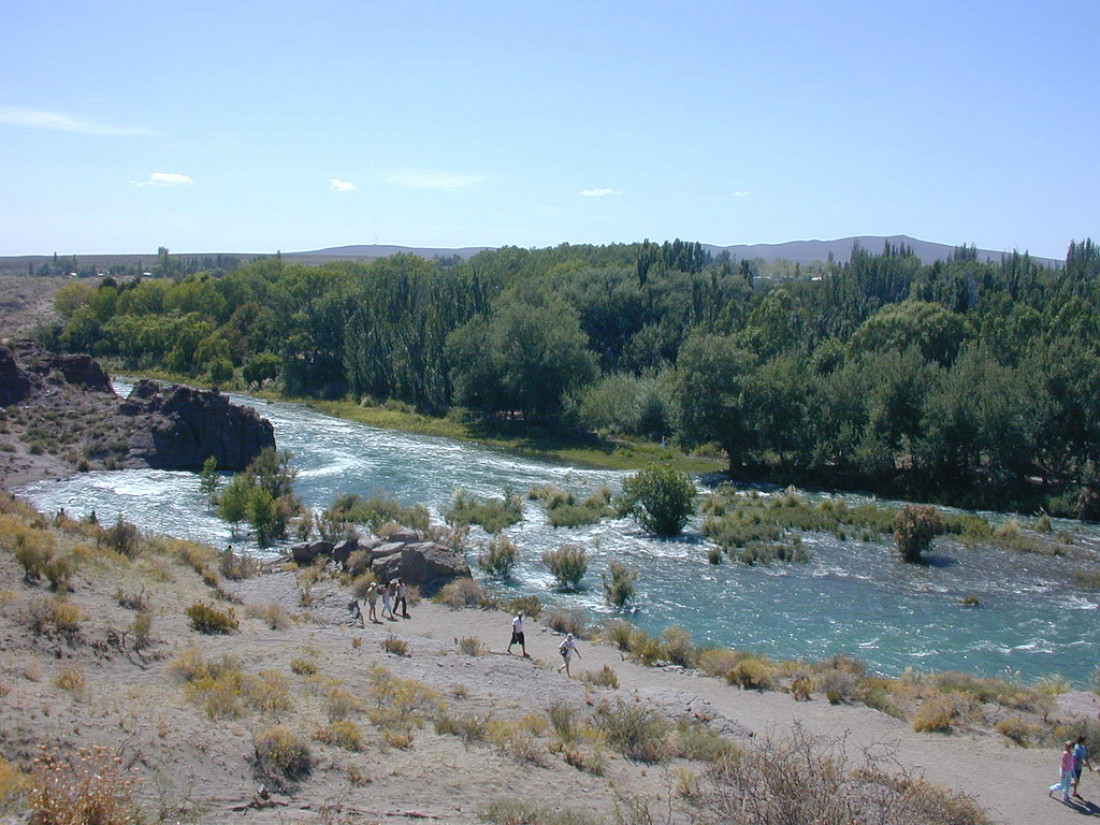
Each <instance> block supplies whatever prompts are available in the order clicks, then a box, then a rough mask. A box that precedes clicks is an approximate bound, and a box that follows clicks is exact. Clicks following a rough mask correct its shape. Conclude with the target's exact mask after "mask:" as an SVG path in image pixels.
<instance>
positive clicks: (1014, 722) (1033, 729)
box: [994, 716, 1039, 748]
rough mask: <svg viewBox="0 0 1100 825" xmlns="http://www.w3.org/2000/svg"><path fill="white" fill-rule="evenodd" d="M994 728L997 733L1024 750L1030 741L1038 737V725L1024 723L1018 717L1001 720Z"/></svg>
mask: <svg viewBox="0 0 1100 825" xmlns="http://www.w3.org/2000/svg"><path fill="white" fill-rule="evenodd" d="M994 727H995V728H996V730H997V733H999V734H1001V736H1004V737H1006V738H1008V739H1011V740H1012V741H1013V742H1015V743H1016V744H1017V745H1019V746H1020V747H1021V748H1026V747H1027V746H1028V745H1029V744H1030V743H1031V742H1032V740H1034V738H1035V737H1036V736H1038V735H1039V726H1038V725H1033V724H1031V723H1030V722H1026V721H1024V719H1023V718H1021V717H1019V716H1010V717H1009V718H1008V719H1002V720H1001V721H1000V722H998V723H997V724H996V725H994Z"/></svg>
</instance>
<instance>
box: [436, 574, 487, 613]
mask: <svg viewBox="0 0 1100 825" xmlns="http://www.w3.org/2000/svg"><path fill="white" fill-rule="evenodd" d="M435 599H436V601H438V602H441V603H443V604H445V605H447V606H448V607H476V606H477V605H479V604H481V603H482V602H483V601H484V599H485V591H484V589H482V587H481V585H480V584H478V583H477V582H475V581H474V580H473V579H455V580H454V581H453V582H447V584H445V585H443V587H442V588H441V589H440V591H439V593H437V594H436V596H435Z"/></svg>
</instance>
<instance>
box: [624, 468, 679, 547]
mask: <svg viewBox="0 0 1100 825" xmlns="http://www.w3.org/2000/svg"><path fill="white" fill-rule="evenodd" d="M619 512H620V513H622V514H624V515H626V514H630V515H632V516H633V517H634V519H635V520H636V521H637V522H638V523H639V524H640V525H641V526H642V528H643V529H644V530H646V532H649V533H653V534H654V535H657V536H665V537H668V536H676V535H679V533H680V532H681V531H682V530H683V529H684V525H685V524H687V522H688V519H690V518H691V517H692V515H693V514H694V513H695V484H694V483H693V482H692V480H691V477H690V476H688V475H687V474H686V473H681V472H680V471H679V470H677V469H676V468H675V467H673V466H672V465H671V464H650V465H649V466H648V467H646V468H645V469H644V470H642V471H641V472H639V473H637V474H635V475H633V476H630V477H629V478H627V479H626V480H625V481H624V482H623V493H622V497H621V499H620V502H619Z"/></svg>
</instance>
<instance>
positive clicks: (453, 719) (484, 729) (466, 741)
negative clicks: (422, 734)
mask: <svg viewBox="0 0 1100 825" xmlns="http://www.w3.org/2000/svg"><path fill="white" fill-rule="evenodd" d="M489 721H490V719H489V717H487V716H476V715H474V714H464V715H462V716H454V715H451V714H449V713H447V712H446V711H440V712H439V713H437V714H436V715H435V717H434V718H433V719H432V724H433V725H434V726H435V732H436V733H438V734H440V735H441V736H457V737H458V738H459V739H461V740H462V744H463V746H464V747H467V748H468V747H469V746H470V743H471V742H483V741H485V738H486V737H487V736H488V735H489Z"/></svg>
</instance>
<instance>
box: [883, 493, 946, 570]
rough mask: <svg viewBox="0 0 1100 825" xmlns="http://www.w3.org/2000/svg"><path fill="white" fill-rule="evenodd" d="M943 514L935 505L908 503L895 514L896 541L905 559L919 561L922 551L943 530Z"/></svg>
mask: <svg viewBox="0 0 1100 825" xmlns="http://www.w3.org/2000/svg"><path fill="white" fill-rule="evenodd" d="M943 529H944V524H943V516H941V515H940V511H939V510H937V509H936V508H935V507H921V506H917V505H914V504H906V505H905V506H904V507H902V508H901V509H900V510H898V512H897V514H896V515H895V516H894V541H896V542H897V544H898V552H899V553H901V557H902V559H903V560H904V561H906V562H909V563H911V564H913V563H919V562H920V561H921V553H923V552H924V551H925V550H927V549H928V547H929V545H931V544H932V539H934V538H935V537H936V536H938V535H939V534H940V533H942V532H943Z"/></svg>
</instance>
